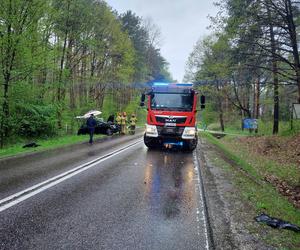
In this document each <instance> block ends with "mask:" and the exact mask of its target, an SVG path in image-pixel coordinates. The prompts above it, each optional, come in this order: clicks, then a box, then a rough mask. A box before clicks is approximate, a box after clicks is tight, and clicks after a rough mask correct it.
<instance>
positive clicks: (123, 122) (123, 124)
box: [121, 112, 127, 135]
mask: <svg viewBox="0 0 300 250" xmlns="http://www.w3.org/2000/svg"><path fill="white" fill-rule="evenodd" d="M126 123H127V114H126V112H123V114H122V117H121V133H122V135H125V134H126Z"/></svg>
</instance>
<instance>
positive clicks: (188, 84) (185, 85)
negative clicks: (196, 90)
mask: <svg viewBox="0 0 300 250" xmlns="http://www.w3.org/2000/svg"><path fill="white" fill-rule="evenodd" d="M176 85H177V86H183V87H193V84H192V83H176Z"/></svg>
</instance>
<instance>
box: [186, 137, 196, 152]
mask: <svg viewBox="0 0 300 250" xmlns="http://www.w3.org/2000/svg"><path fill="white" fill-rule="evenodd" d="M197 143H198V137H196V138H195V139H194V140H189V141H188V142H187V145H186V149H187V150H188V151H190V152H192V151H194V149H195V148H196V147H197Z"/></svg>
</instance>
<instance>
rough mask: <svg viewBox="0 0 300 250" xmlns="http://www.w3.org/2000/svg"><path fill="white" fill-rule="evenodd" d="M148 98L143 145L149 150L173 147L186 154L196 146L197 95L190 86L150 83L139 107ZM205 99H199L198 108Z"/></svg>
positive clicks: (202, 97)
mask: <svg viewBox="0 0 300 250" xmlns="http://www.w3.org/2000/svg"><path fill="white" fill-rule="evenodd" d="M146 96H147V110H148V114H147V124H146V130H145V134H144V142H145V145H146V146H147V147H148V148H154V147H157V146H161V145H176V146H180V147H182V148H185V149H187V150H190V151H192V150H194V149H195V148H196V146H197V142H198V137H197V123H196V114H197V99H198V95H197V92H196V91H195V90H194V89H193V84H189V83H153V85H152V88H151V90H150V91H149V92H148V93H147V94H146V95H145V94H143V95H142V98H141V106H144V103H145V99H146ZM204 103H205V97H204V96H201V108H204Z"/></svg>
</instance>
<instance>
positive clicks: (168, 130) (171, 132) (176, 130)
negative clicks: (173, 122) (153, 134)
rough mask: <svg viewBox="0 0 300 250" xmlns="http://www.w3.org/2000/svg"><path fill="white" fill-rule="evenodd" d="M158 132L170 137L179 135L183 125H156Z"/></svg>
mask: <svg viewBox="0 0 300 250" xmlns="http://www.w3.org/2000/svg"><path fill="white" fill-rule="evenodd" d="M157 130H158V134H159V135H165V136H170V137H177V136H181V135H182V133H183V130H184V127H162V126H157Z"/></svg>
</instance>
